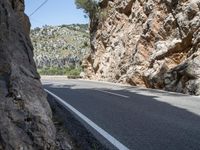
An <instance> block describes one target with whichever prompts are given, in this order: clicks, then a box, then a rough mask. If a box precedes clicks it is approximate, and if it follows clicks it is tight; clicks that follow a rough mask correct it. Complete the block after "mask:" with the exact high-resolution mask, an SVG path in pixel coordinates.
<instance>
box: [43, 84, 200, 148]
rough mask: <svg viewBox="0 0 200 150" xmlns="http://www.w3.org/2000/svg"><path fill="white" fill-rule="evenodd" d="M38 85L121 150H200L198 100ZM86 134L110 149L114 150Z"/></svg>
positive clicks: (108, 87)
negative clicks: (120, 146)
mask: <svg viewBox="0 0 200 150" xmlns="http://www.w3.org/2000/svg"><path fill="white" fill-rule="evenodd" d="M43 84H44V87H45V88H46V89H47V90H49V91H51V92H52V93H54V94H55V95H57V96H58V97H60V98H62V99H63V100H65V101H66V102H67V103H68V104H70V105H71V106H72V107H74V108H75V109H76V110H78V111H79V112H80V113H82V114H83V115H85V116H86V117H87V118H89V119H90V120H91V121H92V122H93V123H95V124H96V125H98V127H100V128H101V129H103V130H104V131H106V133H108V134H109V135H111V136H112V137H113V138H115V139H116V140H117V141H118V142H120V143H121V144H123V146H125V148H128V149H131V150H200V98H199V97H193V96H186V95H183V94H175V93H168V92H163V91H156V90H148V89H142V88H136V87H130V86H122V85H115V84H111V83H101V82H92V81H83V80H54V81H48V80H43ZM85 124H86V126H87V123H85ZM87 128H88V129H89V130H91V131H92V132H93V134H94V135H95V136H96V137H97V138H98V139H100V140H101V141H102V142H103V143H106V144H107V146H109V147H110V149H117V148H116V146H114V145H115V144H111V143H110V142H108V140H106V139H105V138H103V137H102V136H101V135H100V134H99V133H97V132H96V131H95V130H93V129H92V128H91V127H90V126H89V125H88V127H87ZM111 140H112V139H111ZM125 148H124V149H125ZM121 149H123V148H121Z"/></svg>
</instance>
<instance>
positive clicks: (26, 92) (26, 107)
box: [0, 0, 55, 150]
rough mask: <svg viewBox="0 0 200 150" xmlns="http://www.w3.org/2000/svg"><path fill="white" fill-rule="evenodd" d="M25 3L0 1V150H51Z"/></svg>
mask: <svg viewBox="0 0 200 150" xmlns="http://www.w3.org/2000/svg"><path fill="white" fill-rule="evenodd" d="M29 29H30V23H29V19H28V17H27V16H26V15H25V14H24V0H1V1H0V150H34V149H37V150H38V149H42V150H47V149H48V150H51V149H54V148H55V128H54V125H53V122H52V120H51V116H52V114H51V110H50V107H49V104H48V102H47V100H46V94H45V92H44V90H43V89H42V86H41V83H40V81H39V78H40V77H39V75H38V73H37V71H36V66H35V63H34V61H33V47H32V44H31V41H30V38H29Z"/></svg>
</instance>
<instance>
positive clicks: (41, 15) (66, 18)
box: [25, 0, 88, 28]
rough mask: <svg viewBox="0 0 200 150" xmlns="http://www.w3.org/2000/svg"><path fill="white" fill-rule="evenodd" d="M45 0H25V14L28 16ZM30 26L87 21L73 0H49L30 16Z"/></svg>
mask: <svg viewBox="0 0 200 150" xmlns="http://www.w3.org/2000/svg"><path fill="white" fill-rule="evenodd" d="M44 1H45V0H25V5H26V6H25V7H26V14H27V15H28V16H29V15H30V14H31V13H32V12H33V11H34V10H35V9H37V8H38V6H40V5H41V4H42V3H43V2H44ZM30 20H31V24H32V28H35V27H41V26H43V25H45V24H46V25H62V24H73V23H88V18H84V13H83V11H82V10H79V9H76V5H75V4H74V0H49V1H48V2H47V3H46V4H45V5H44V6H43V7H42V8H40V9H39V10H38V11H37V12H36V13H35V14H34V15H33V16H31V17H30Z"/></svg>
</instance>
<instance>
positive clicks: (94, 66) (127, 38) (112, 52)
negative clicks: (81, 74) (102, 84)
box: [83, 0, 200, 95]
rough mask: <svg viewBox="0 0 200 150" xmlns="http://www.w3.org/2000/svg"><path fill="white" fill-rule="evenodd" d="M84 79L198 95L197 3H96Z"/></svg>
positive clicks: (110, 0)
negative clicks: (96, 17)
mask: <svg viewBox="0 0 200 150" xmlns="http://www.w3.org/2000/svg"><path fill="white" fill-rule="evenodd" d="M100 6H101V9H102V12H103V14H104V16H103V17H102V18H103V19H102V18H101V20H100V21H99V24H98V29H97V30H95V31H94V32H93V33H92V35H93V37H92V41H91V43H92V48H93V49H92V53H91V54H90V56H89V57H88V58H87V60H85V62H84V63H83V66H84V67H85V72H86V74H87V77H88V78H91V79H99V80H107V81H112V82H122V83H129V84H131V85H139V86H146V87H149V88H159V89H165V90H169V91H176V92H183V93H188V94H196V95H199V94H200V79H199V75H200V67H199V65H200V62H199V58H200V55H199V54H200V1H199V0H101V2H100Z"/></svg>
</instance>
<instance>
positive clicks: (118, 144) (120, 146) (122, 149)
mask: <svg viewBox="0 0 200 150" xmlns="http://www.w3.org/2000/svg"><path fill="white" fill-rule="evenodd" d="M44 90H45V91H46V92H47V93H49V94H50V95H52V96H53V97H54V98H55V99H56V100H58V101H59V103H60V104H62V105H64V106H66V107H67V108H68V109H70V110H71V111H72V112H73V113H75V114H76V115H77V116H78V117H80V118H81V119H82V120H83V121H84V122H86V123H87V124H88V125H89V126H91V127H92V128H93V129H95V130H96V131H97V132H98V133H99V134H101V135H102V136H103V137H104V138H105V139H107V140H108V141H109V142H110V143H111V144H112V145H114V146H115V147H116V148H118V149H119V150H129V148H127V147H126V146H125V145H123V144H122V143H121V142H119V141H118V140H117V139H115V138H114V137H113V136H111V135H110V134H109V133H107V132H106V131H105V130H103V129H102V128H101V127H99V126H98V125H97V124H95V123H94V122H93V121H92V120H90V119H89V118H87V117H86V116H85V115H83V114H82V113H81V112H79V111H78V110H77V109H75V108H74V107H73V106H71V105H70V104H68V103H67V102H65V101H64V100H63V99H62V98H60V97H58V96H57V95H55V94H54V93H52V92H50V91H49V90H47V89H44Z"/></svg>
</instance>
